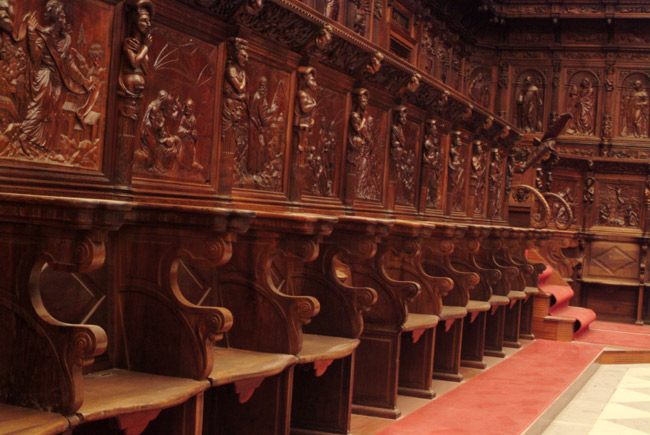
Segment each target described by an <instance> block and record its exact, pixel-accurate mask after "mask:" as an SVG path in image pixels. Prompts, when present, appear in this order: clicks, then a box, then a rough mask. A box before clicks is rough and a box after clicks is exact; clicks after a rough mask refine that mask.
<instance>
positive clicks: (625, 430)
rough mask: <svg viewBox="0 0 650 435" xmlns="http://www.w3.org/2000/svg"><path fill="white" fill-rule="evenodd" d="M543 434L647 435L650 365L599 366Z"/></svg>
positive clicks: (649, 428)
mask: <svg viewBox="0 0 650 435" xmlns="http://www.w3.org/2000/svg"><path fill="white" fill-rule="evenodd" d="M543 434H544V435H574V434H575V435H581V434H585V435H586V434H592V435H605V434H607V435H628V434H629V435H633V434H650V364H609V365H601V366H600V367H599V368H598V370H597V372H596V373H595V374H594V375H593V376H592V377H591V379H589V381H587V383H586V384H585V386H584V387H583V388H582V390H580V392H579V393H578V394H577V395H576V396H575V397H574V398H573V400H572V401H571V402H570V403H569V404H568V405H567V406H566V407H565V408H564V410H563V411H562V412H561V413H560V414H558V416H557V417H556V418H555V419H554V420H553V422H552V423H551V424H550V425H549V426H548V427H547V428H546V430H545V431H544V432H543Z"/></svg>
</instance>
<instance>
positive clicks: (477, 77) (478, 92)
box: [467, 67, 490, 107]
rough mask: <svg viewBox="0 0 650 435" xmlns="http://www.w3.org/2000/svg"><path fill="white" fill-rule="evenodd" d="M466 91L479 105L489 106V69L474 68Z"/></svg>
mask: <svg viewBox="0 0 650 435" xmlns="http://www.w3.org/2000/svg"><path fill="white" fill-rule="evenodd" d="M467 93H468V94H469V97H470V98H471V99H472V100H473V101H475V102H476V103H478V104H480V105H481V106H483V107H489V106H490V71H489V70H488V69H487V68H482V67H478V68H474V70H473V71H472V72H471V74H470V77H469V87H468V89H467Z"/></svg>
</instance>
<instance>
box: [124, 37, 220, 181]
mask: <svg viewBox="0 0 650 435" xmlns="http://www.w3.org/2000/svg"><path fill="white" fill-rule="evenodd" d="M151 35H152V40H153V43H152V46H151V48H150V51H149V56H150V58H151V62H150V66H149V67H150V70H151V74H150V78H149V83H148V85H147V88H146V90H145V92H144V105H143V106H144V108H143V110H144V113H143V115H142V117H141V120H140V128H139V139H138V141H137V142H136V146H135V153H134V163H133V165H134V172H135V173H136V174H137V175H138V176H144V177H148V178H160V177H165V178H174V179H182V180H188V181H194V182H201V183H203V182H205V181H206V180H207V179H209V177H210V174H209V171H210V167H211V166H210V163H211V161H210V157H211V153H212V144H213V131H214V126H213V122H214V116H215V115H214V100H215V98H216V87H215V83H216V81H215V79H216V58H217V48H216V47H215V46H212V45H210V44H207V43H204V42H202V41H200V40H197V39H195V38H191V37H189V36H186V35H183V34H180V33H177V32H175V31H173V30H172V29H169V28H166V27H163V26H156V27H154V28H153V29H152V31H151Z"/></svg>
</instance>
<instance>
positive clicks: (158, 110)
mask: <svg viewBox="0 0 650 435" xmlns="http://www.w3.org/2000/svg"><path fill="white" fill-rule="evenodd" d="M178 112H179V103H178V100H177V99H175V98H174V97H173V96H171V95H170V94H169V93H168V92H167V91H165V90H161V91H160V92H159V93H158V98H156V99H155V100H154V101H152V102H151V103H150V104H149V106H148V107H147V110H146V112H145V114H144V118H143V119H142V133H141V135H140V147H139V148H138V149H137V150H136V151H135V154H134V162H135V164H136V165H137V166H141V167H143V168H144V169H146V170H151V171H153V172H155V173H158V174H164V173H166V172H168V171H169V170H171V169H172V167H173V165H174V163H175V162H176V160H177V156H178V154H179V149H180V148H181V147H182V141H181V138H180V137H179V136H178V135H174V134H172V133H171V132H170V128H169V123H170V121H173V120H176V119H177V118H178Z"/></svg>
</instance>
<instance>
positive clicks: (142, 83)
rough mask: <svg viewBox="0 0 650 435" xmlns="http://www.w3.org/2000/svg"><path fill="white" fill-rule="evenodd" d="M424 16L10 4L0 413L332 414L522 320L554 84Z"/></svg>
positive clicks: (341, 423)
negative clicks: (514, 216)
mask: <svg viewBox="0 0 650 435" xmlns="http://www.w3.org/2000/svg"><path fill="white" fill-rule="evenodd" d="M434 12H435V11H434V10H433V9H431V10H428V9H426V8H425V6H424V2H423V3H420V2H416V1H401V0H397V1H393V2H388V1H385V0H377V1H374V2H364V1H354V2H347V3H346V2H342V1H339V0H326V1H320V0H308V1H305V2H300V1H298V0H225V1H224V0H219V1H216V0H120V1H113V0H111V1H108V0H106V1H104V0H68V1H63V0H17V1H16V0H0V36H1V39H0V44H1V48H0V69H1V70H2V76H1V77H0V244H1V246H2V249H0V259H1V260H2V261H1V262H0V264H2V273H0V433H31V432H30V431H33V432H34V433H51V434H55V433H63V432H66V433H74V434H104V433H128V434H139V433H150V434H162V433H174V434H198V433H209V434H237V433H241V434H251V433H256V434H263V433H273V434H280V433H289V432H291V433H296V434H301V433H303V434H308V433H316V432H318V433H342V434H345V433H349V431H350V420H351V414H352V413H353V412H354V413H361V414H366V415H373V416H380V417H387V418H397V417H399V416H400V415H401V411H400V410H399V409H398V408H397V406H396V405H397V395H398V393H399V394H403V395H410V396H415V397H422V398H433V397H434V396H435V394H436V393H435V391H434V390H433V389H432V379H433V378H436V379H446V380H454V381H460V380H461V379H462V375H461V374H460V367H461V365H465V366H469V367H475V368H484V367H485V364H484V362H483V357H484V355H492V356H500V357H504V356H505V354H504V352H503V347H504V346H511V347H518V346H520V345H521V344H520V339H521V338H528V339H532V338H534V337H533V335H532V323H533V311H532V308H533V298H534V295H535V294H536V293H537V292H538V290H537V275H538V274H539V273H540V272H541V271H542V270H543V268H544V266H543V265H540V264H536V263H531V262H529V261H528V260H527V259H526V254H525V251H526V250H527V249H530V248H532V247H533V246H542V245H544V244H546V243H548V241H549V240H550V239H551V237H552V236H553V234H552V232H551V231H548V230H541V229H536V228H513V227H511V226H510V224H509V222H508V219H509V198H510V196H511V193H513V191H514V192H515V193H516V192H519V190H521V188H517V187H515V188H514V190H513V176H514V167H515V165H516V164H517V162H516V158H518V157H521V156H520V155H519V154H517V153H516V152H520V150H519V148H517V144H518V143H519V142H520V141H521V140H522V138H523V134H524V133H531V132H540V131H541V128H540V127H539V125H540V122H541V119H542V115H541V113H542V112H543V110H545V109H544V107H546V106H544V105H543V101H542V100H543V95H542V94H543V93H544V92H546V91H545V90H544V89H542V88H540V85H539V83H538V81H537V77H536V76H535V77H533V76H532V75H531V76H530V77H526V78H524V79H523V81H521V84H520V86H519V87H518V88H517V89H516V91H515V90H513V92H514V93H515V94H514V95H516V98H515V100H514V101H516V104H517V105H518V107H519V108H520V113H521V115H518V116H520V117H523V118H516V120H517V122H513V123H511V121H512V119H513V118H510V117H506V116H501V115H497V114H495V110H496V108H500V107H501V106H499V105H497V106H496V108H495V107H494V100H495V95H494V94H491V93H490V92H491V83H492V78H491V77H492V75H493V74H491V73H490V71H488V70H487V67H486V68H485V71H482V72H481V73H480V74H474V72H472V73H471V75H470V76H467V77H465V76H464V68H465V67H461V66H460V65H457V61H458V59H459V56H460V55H461V53H463V55H464V51H463V50H461V45H459V44H460V42H458V41H456V43H457V44H458V45H454V48H453V49H452V48H451V46H450V45H449V44H451V43H452V42H451V41H448V40H444V41H443V40H442V39H440V38H442V37H443V36H442V35H445V34H447V33H444V32H442V27H441V28H438V27H437V26H438V25H439V24H438V23H440V22H439V21H437V19H436V18H435V13H434ZM490 13H492V12H490ZM437 31H441V32H442V33H439V34H437V36H436V33H435V32H437ZM447 35H452V33H448V34H447ZM434 37H435V38H436V41H437V42H435V44H438V45H437V47H439V48H441V49H442V47H448V48H449V50H448V51H446V52H445V53H446V54H445V55H442V54H441V55H440V56H437V55H436V57H435V61H433V60H432V58H431V57H430V56H429V54H428V53H430V51H431V50H435V48H432V47H433V46H432V44H434V42H433V39H432V38H434ZM445 62H446V63H445ZM445 65H446V67H444V66H445ZM468 65H469V64H468ZM445 68H446V69H445ZM495 68H496V65H495ZM494 71H496V69H495V70H494ZM463 80H465V82H463ZM517 80H519V78H518V79H517ZM571 80H573V79H571ZM576 80H577V79H576ZM574 81H575V80H574ZM461 83H467V86H465V85H462V86H461ZM571 83H573V82H571ZM593 85H594V82H590V81H589V79H588V78H587V77H586V76H585V77H584V78H582V79H581V80H578V81H575V86H574V87H575V91H572V92H575V96H574V97H575V98H576V99H578V100H580V99H582V100H585V99H588V98H590V97H589V95H590V93H591V92H593V90H592V88H591V87H592V86H593ZM572 89H573V88H572ZM461 92H464V93H465V95H463V93H461ZM572 95H573V94H572ZM472 100H473V101H472ZM585 104H586V103H585ZM630 104H633V103H630ZM576 107H577V106H576ZM630 110H632V109H630ZM518 113H519V112H518ZM583 118H584V119H583ZM508 119H510V121H509V120H508ZM572 119H573V124H572V125H571V127H570V128H571V129H573V131H582V130H584V129H586V128H589V123H588V120H587V119H586V118H585V117H584V116H581V115H580V114H579V113H574V114H573V118H572ZM630 125H631V127H630V128H632V129H633V130H634V128H635V125H636V124H634V122H632V123H631V124H630ZM646 127H647V126H646ZM549 146H550V145H549ZM520 153H521V152H520ZM540 158H541V157H538V158H537V160H535V162H534V163H535V164H545V163H543V162H544V161H543V160H540ZM520 161H523V160H521V159H520ZM540 162H542V163H540ZM589 170H590V171H594V170H595V169H593V168H592V169H589ZM644 176H645V175H644ZM598 186H600V185H598ZM598 188H602V187H598ZM605 188H607V187H605ZM530 189H532V191H533V192H532V193H531V192H528V191H526V192H528V194H529V195H541V194H540V193H539V192H538V191H537V190H535V189H534V188H532V187H531V188H530ZM524 190H525V189H524ZM586 194H587V193H585V195H586ZM618 194H619V193H615V195H618ZM522 195H523V194H522ZM620 195H625V194H624V193H620ZM575 198H577V196H575ZM542 201H543V198H542ZM567 201H568V200H567ZM568 202H570V201H568ZM544 204H546V206H547V207H548V204H547V203H545V202H544ZM595 207H596V208H597V207H599V205H596V206H595ZM560 208H561V209H562V210H563V213H570V210H569V209H568V208H567V207H564V208H562V207H560ZM560 208H558V210H555V212H554V213H555V214H554V215H553V216H555V218H554V219H556V220H558V219H561V216H560V213H561V212H560V211H559V210H560ZM619 209H620V210H619ZM608 213H609V214H608V216H607V218H606V219H610V220H611V219H624V220H626V222H628V223H629V222H630V220H631V219H632V217H631V213H632V212H631V211H629V210H628V209H627V208H626V209H624V207H618V208H617V209H616V210H614V209H610V210H609V212H608ZM625 213H627V214H625ZM619 214H624V215H625V217H620V216H619ZM603 215H604V212H601V216H603ZM576 216H582V215H579V214H576ZM549 219H550V218H549ZM603 219H605V218H603ZM635 219H637V220H636V222H637V224H636V225H631V224H630V225H628V226H639V222H642V220H641V219H642V216H641V215H640V214H638V213H637V215H636V217H635ZM535 226H537V227H539V226H540V225H535ZM644 240H645V239H644ZM595 243H596V242H594V246H595ZM643 243H645V242H643ZM643 247H644V248H643V252H645V249H646V248H647V243H646V244H644V245H643ZM585 279H586V275H583V282H584V281H585ZM643 282H644V281H643Z"/></svg>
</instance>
